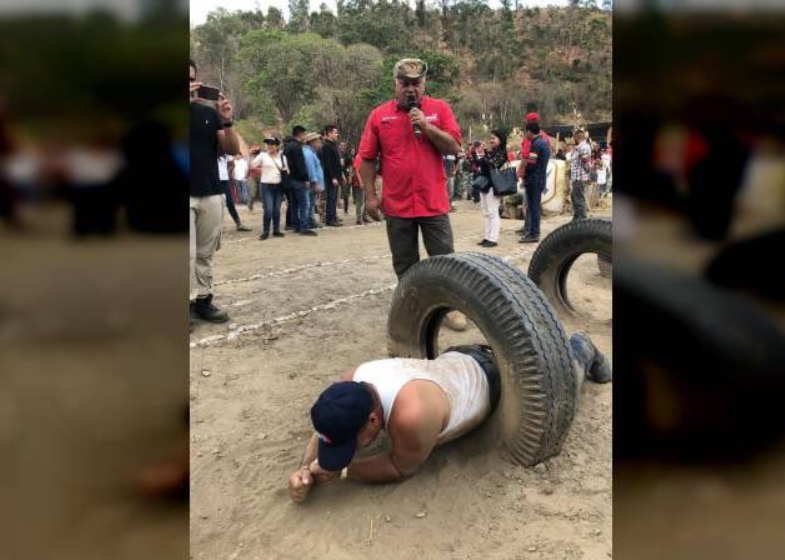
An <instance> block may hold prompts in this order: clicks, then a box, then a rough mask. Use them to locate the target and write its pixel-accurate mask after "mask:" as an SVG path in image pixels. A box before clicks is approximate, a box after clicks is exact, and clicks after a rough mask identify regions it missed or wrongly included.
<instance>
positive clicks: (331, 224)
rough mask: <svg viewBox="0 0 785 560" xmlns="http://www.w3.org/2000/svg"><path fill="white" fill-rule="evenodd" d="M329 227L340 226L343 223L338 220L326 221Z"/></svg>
mask: <svg viewBox="0 0 785 560" xmlns="http://www.w3.org/2000/svg"><path fill="white" fill-rule="evenodd" d="M327 225H328V226H329V227H341V226H342V225H343V224H342V223H340V222H327Z"/></svg>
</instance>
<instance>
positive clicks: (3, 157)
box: [0, 1, 189, 560]
mask: <svg viewBox="0 0 785 560" xmlns="http://www.w3.org/2000/svg"><path fill="white" fill-rule="evenodd" d="M91 5H92V6H93V7H92V8H90V9H89V10H77V9H72V8H70V7H69V5H68V4H66V3H64V4H63V6H62V7H59V8H52V9H50V10H43V9H40V8H39V7H37V6H36V5H35V2H31V3H30V4H29V5H27V6H24V5H22V7H20V8H19V9H17V10H14V11H11V10H10V9H9V7H8V6H3V8H2V9H0V254H2V255H3V264H2V265H0V286H2V290H1V291H0V387H1V388H0V457H2V460H1V461H0V479H2V481H3V482H2V484H0V526H2V528H3V530H2V531H0V533H2V535H3V536H2V538H0V558H3V559H4V560H22V559H41V558H58V559H63V560H68V559H74V560H76V559H79V560H86V559H93V558H95V559H98V558H101V559H106V558H113V559H118V560H122V559H128V560H130V559H138V558H145V559H150V560H158V559H162V560H163V559H170V558H171V559H175V558H178V559H179V558H186V557H187V555H188V503H187V492H188V480H187V471H186V473H185V478H182V476H181V478H180V482H179V484H177V485H174V486H172V488H170V489H169V490H171V491H169V490H167V491H166V492H159V491H157V490H159V489H160V488H156V487H155V484H154V483H155V480H154V478H155V477H159V479H160V477H161V476H165V475H166V472H165V471H164V470H161V469H162V468H165V467H166V466H167V465H171V464H175V463H179V464H180V465H182V464H185V465H186V466H187V455H188V420H187V414H186V415H184V410H187V407H188V363H189V362H188V360H189V357H188V346H187V344H186V340H187V324H188V308H187V299H188V298H187V297H186V296H187V293H188V259H189V256H188V238H187V231H188V206H187V204H186V198H187V196H188V194H187V193H188V144H187V124H188V117H187V104H186V92H187V85H186V84H187V80H186V70H187V66H188V48H189V47H188V35H189V28H188V18H187V15H188V13H187V3H184V2H181V1H172V2H145V1H138V2H126V3H122V4H118V3H116V2H115V3H112V2H103V3H102V2H97V1H96V2H92V3H91ZM170 473H171V471H170ZM151 476H152V477H153V478H151ZM178 476H179V475H178ZM170 486H171V485H170Z"/></svg>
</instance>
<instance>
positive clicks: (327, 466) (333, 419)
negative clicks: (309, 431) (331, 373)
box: [311, 381, 373, 472]
mask: <svg viewBox="0 0 785 560" xmlns="http://www.w3.org/2000/svg"><path fill="white" fill-rule="evenodd" d="M372 410H373V398H372V397H371V394H370V392H368V390H367V389H366V388H365V387H363V385H362V384H361V383H357V382H356V381H342V382H341V383H335V384H333V385H331V386H330V387H328V388H327V389H326V390H325V391H324V392H323V393H322V394H321V395H319V398H318V399H317V400H316V403H314V405H313V407H312V408H311V420H312V421H313V426H314V428H316V432H317V434H318V435H319V451H318V457H319V466H320V467H322V468H323V469H324V470H326V471H331V472H334V471H340V470H341V469H343V468H344V467H345V466H346V465H348V464H349V463H351V462H352V458H353V457H354V453H355V451H357V434H359V433H360V430H361V429H362V427H363V426H364V425H365V423H366V422H367V421H368V415H369V414H371V411H372Z"/></svg>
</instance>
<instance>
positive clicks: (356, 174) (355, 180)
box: [350, 150, 372, 226]
mask: <svg viewBox="0 0 785 560" xmlns="http://www.w3.org/2000/svg"><path fill="white" fill-rule="evenodd" d="M353 151H354V150H353ZM361 165H362V160H361V159H360V156H355V158H354V160H353V161H352V170H351V175H350V179H351V183H352V192H353V193H354V208H355V214H356V216H357V222H356V223H357V225H358V226H361V225H364V224H368V223H371V221H372V220H371V219H370V218H368V216H367V215H366V213H365V190H363V184H362V181H360V166H361Z"/></svg>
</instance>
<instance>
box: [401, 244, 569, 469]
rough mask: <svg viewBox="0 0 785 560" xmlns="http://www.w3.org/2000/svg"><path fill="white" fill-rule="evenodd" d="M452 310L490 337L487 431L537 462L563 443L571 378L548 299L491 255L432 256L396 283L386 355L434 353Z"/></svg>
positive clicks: (515, 455) (513, 453) (523, 459)
mask: <svg viewBox="0 0 785 560" xmlns="http://www.w3.org/2000/svg"><path fill="white" fill-rule="evenodd" d="M452 309H455V310H458V311H460V312H462V313H464V314H465V315H466V316H467V317H468V318H469V319H470V320H472V321H473V322H474V323H475V325H476V326H477V328H478V329H479V330H480V331H481V332H482V334H483V335H484V337H485V339H486V341H487V343H488V345H490V347H491V349H492V351H493V355H494V359H495V361H496V365H497V366H498V369H499V371H500V374H501V379H502V391H501V401H500V403H499V406H498V407H497V409H496V411H495V412H494V414H493V418H492V423H493V424H494V427H498V429H495V430H494V431H493V433H494V435H495V437H496V438H497V439H498V440H500V443H501V444H502V446H503V454H504V455H505V457H506V458H507V459H509V460H511V461H512V462H514V463H516V464H520V465H524V466H532V465H535V464H537V463H539V462H541V461H543V460H545V459H547V458H548V457H551V456H553V455H556V454H558V453H559V451H560V450H561V446H562V443H563V442H564V438H565V436H566V435H567V432H568V430H569V427H570V425H571V423H572V419H573V415H574V412H575V405H576V395H577V391H578V387H577V380H576V378H575V375H574V372H573V369H572V361H571V360H572V358H571V353H570V347H569V342H568V339H567V336H566V334H565V332H564V330H563V328H562V326H561V324H560V322H559V320H558V319H557V317H556V313H555V311H554V309H553V308H552V306H551V305H550V304H549V303H548V301H547V300H546V299H545V297H544V296H543V295H542V293H541V292H540V290H539V289H538V288H537V287H536V286H535V285H534V283H533V282H531V281H530V280H529V279H528V278H527V277H526V276H525V275H524V274H522V273H521V272H520V271H518V270H516V269H515V268H513V267H511V266H510V265H508V264H507V263H505V262H504V261H502V260H501V259H498V258H496V257H492V256H490V255H481V254H476V253H461V254H452V255H444V256H438V257H431V258H429V259H426V260H423V261H420V262H419V263H417V264H416V265H415V266H413V267H412V268H411V269H409V271H407V273H406V274H405V275H404V277H403V278H402V279H401V280H400V282H399V283H398V287H397V289H396V290H395V294H394V296H393V300H392V305H391V308H390V316H389V320H388V325H387V329H388V350H389V354H390V356H392V357H402V358H419V359H423V358H427V359H433V358H436V356H437V355H438V353H439V348H438V335H439V329H440V325H441V321H442V318H443V317H444V315H445V314H446V313H447V312H448V311H449V310H452Z"/></svg>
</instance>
